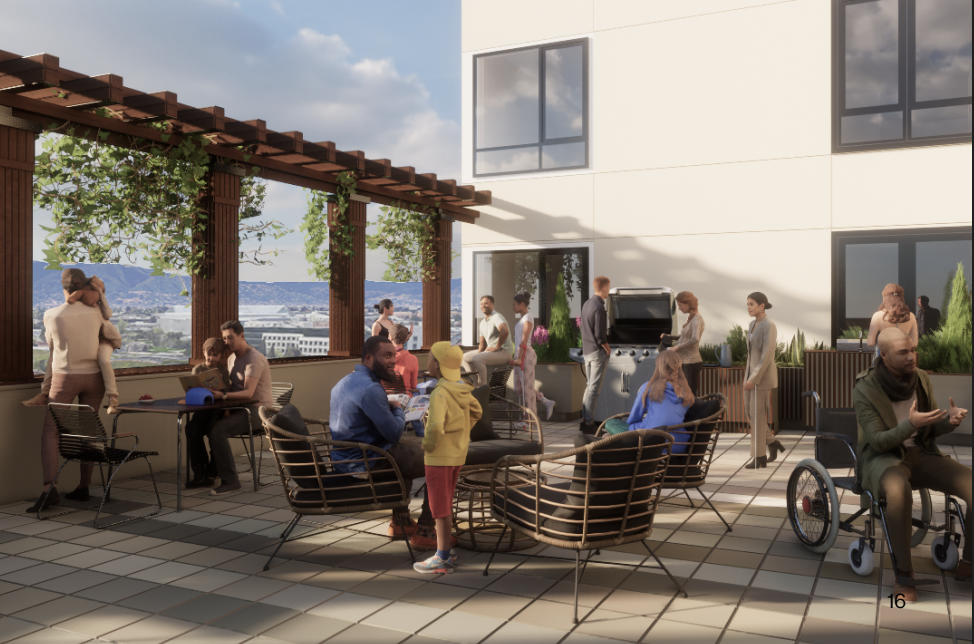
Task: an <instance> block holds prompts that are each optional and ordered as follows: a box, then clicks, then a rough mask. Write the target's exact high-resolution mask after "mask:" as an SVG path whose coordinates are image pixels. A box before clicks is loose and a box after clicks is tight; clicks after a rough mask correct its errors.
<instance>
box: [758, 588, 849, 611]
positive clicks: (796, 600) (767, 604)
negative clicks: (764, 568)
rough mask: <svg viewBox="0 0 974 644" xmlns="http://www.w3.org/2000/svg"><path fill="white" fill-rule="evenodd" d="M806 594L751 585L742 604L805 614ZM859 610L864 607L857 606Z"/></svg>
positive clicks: (806, 606)
mask: <svg viewBox="0 0 974 644" xmlns="http://www.w3.org/2000/svg"><path fill="white" fill-rule="evenodd" d="M808 600H809V597H808V595H799V594H795V593H788V592H782V591H780V590H768V589H766V588H755V587H753V586H752V587H751V588H748V590H747V596H746V597H745V598H744V603H743V605H744V606H747V607H748V608H753V609H755V610H767V611H771V612H772V613H789V614H791V615H799V616H803V615H805V612H806V610H807V609H808ZM858 608H859V609H860V610H863V609H864V607H862V606H859V607H858Z"/></svg>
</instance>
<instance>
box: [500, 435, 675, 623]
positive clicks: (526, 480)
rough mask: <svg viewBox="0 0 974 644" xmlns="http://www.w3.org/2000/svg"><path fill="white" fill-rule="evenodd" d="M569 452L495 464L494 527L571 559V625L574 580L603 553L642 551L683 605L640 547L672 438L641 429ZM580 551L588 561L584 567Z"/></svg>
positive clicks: (578, 443)
mask: <svg viewBox="0 0 974 644" xmlns="http://www.w3.org/2000/svg"><path fill="white" fill-rule="evenodd" d="M585 443H588V444H585ZM575 444H576V446H577V447H576V448H575V449H572V450H568V451H565V452H561V453H559V454H546V455H537V456H508V457H505V458H502V459H501V460H500V461H498V462H497V464H496V465H495V466H494V469H493V475H492V480H491V498H492V506H491V515H492V517H493V518H494V520H496V521H498V522H499V523H502V524H503V525H504V531H505V532H506V530H508V529H510V530H516V531H518V532H520V533H522V534H525V535H527V536H529V537H531V538H533V539H535V540H537V541H540V542H542V543H546V544H548V545H552V546H556V547H559V548H565V549H567V550H574V551H575V618H574V622H575V623H576V624H577V623H578V581H579V576H580V574H583V573H584V568H585V566H586V565H587V564H588V561H589V560H590V559H591V557H592V554H593V553H597V551H598V550H599V549H601V548H607V547H612V546H621V545H624V544H627V543H636V542H640V543H642V544H643V547H645V548H646V550H647V552H649V554H650V555H651V556H652V557H653V559H655V560H656V563H658V564H659V566H660V567H661V568H662V569H663V571H664V572H665V573H666V574H667V576H669V578H670V580H671V581H672V582H673V583H674V584H675V585H676V587H677V588H678V589H679V591H680V592H681V593H682V594H683V596H684V597H686V596H687V595H686V592H685V591H684V590H683V587H682V586H681V585H680V583H679V582H678V581H677V580H676V579H675V578H674V577H673V575H671V574H670V572H669V570H667V568H666V566H665V565H663V562H661V561H660V560H659V558H658V557H657V556H656V554H655V553H654V552H653V550H652V548H650V547H649V544H648V543H646V541H645V540H646V539H648V538H649V536H650V534H651V533H652V531H653V518H654V517H655V515H656V509H657V506H658V505H659V499H660V490H661V488H662V482H663V477H662V473H663V472H665V470H666V466H667V464H668V462H669V459H670V455H669V454H670V451H671V447H672V445H673V437H672V436H670V435H669V434H667V433H665V432H661V431H658V430H653V429H642V430H638V431H632V432H626V433H625V434H619V435H616V436H609V437H607V438H602V439H601V440H596V439H595V438H594V437H589V436H583V435H579V437H578V438H576V442H575ZM503 536H504V534H503V533H502V535H501V539H500V540H498V544H500V542H501V541H502V540H503ZM582 550H587V551H588V553H589V554H588V556H587V557H586V558H585V560H584V561H582V560H581V559H580V554H579V553H580V551H582ZM495 554H496V550H495ZM534 556H538V555H534ZM492 560H493V555H491V561H492ZM491 561H488V562H487V567H486V568H485V569H484V575H487V574H488V571H489V570H490V563H491ZM610 565H614V564H610ZM618 565H622V564H618ZM580 566H581V570H580Z"/></svg>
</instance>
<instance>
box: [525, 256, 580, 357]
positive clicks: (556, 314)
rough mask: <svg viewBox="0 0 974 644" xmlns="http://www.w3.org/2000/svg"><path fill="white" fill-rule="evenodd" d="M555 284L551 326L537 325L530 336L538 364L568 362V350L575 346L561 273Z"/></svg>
mask: <svg viewBox="0 0 974 644" xmlns="http://www.w3.org/2000/svg"><path fill="white" fill-rule="evenodd" d="M555 284H556V286H555V299H554V301H553V302H552V303H551V325H550V326H549V328H547V329H545V328H544V327H543V326H541V325H538V326H537V327H535V332H534V335H533V336H532V342H534V345H535V346H534V350H535V351H536V352H537V354H538V362H569V357H568V350H569V349H570V348H572V347H574V346H576V340H575V334H574V333H573V332H572V322H571V314H570V310H569V308H568V296H567V294H566V293H565V283H564V280H563V279H562V275H561V273H559V274H558V278H557V279H556V280H555Z"/></svg>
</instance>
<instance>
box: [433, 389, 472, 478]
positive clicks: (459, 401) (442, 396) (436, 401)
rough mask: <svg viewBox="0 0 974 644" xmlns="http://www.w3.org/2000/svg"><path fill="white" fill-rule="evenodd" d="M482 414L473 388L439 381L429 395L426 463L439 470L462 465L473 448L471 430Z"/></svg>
mask: <svg viewBox="0 0 974 644" xmlns="http://www.w3.org/2000/svg"><path fill="white" fill-rule="evenodd" d="M482 414H483V410H482V409H481V408H480V403H478V402H477V399H476V398H474V397H473V388H472V387H471V386H470V385H468V384H466V383H462V382H450V381H449V380H444V379H443V378H440V381H439V382H438V383H437V385H436V389H434V390H433V393H432V394H430V409H429V420H428V422H427V423H426V436H425V437H424V438H423V451H424V452H426V459H425V463H426V464H427V465H432V466H439V467H457V466H460V465H463V463H464V461H466V460H467V446H468V445H470V429H471V428H472V427H473V426H474V425H475V424H476V423H477V421H478V420H480V417H481V415H482Z"/></svg>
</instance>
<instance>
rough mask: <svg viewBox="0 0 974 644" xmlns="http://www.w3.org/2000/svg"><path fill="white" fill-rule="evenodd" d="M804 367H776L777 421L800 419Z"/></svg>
mask: <svg viewBox="0 0 974 644" xmlns="http://www.w3.org/2000/svg"><path fill="white" fill-rule="evenodd" d="M804 379H805V368H804V367H778V420H779V421H782V420H801V419H802V391H804V390H803V389H802V386H803V384H804Z"/></svg>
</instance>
